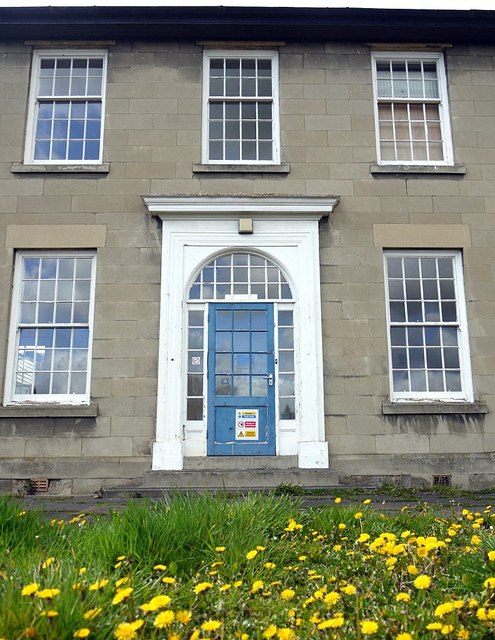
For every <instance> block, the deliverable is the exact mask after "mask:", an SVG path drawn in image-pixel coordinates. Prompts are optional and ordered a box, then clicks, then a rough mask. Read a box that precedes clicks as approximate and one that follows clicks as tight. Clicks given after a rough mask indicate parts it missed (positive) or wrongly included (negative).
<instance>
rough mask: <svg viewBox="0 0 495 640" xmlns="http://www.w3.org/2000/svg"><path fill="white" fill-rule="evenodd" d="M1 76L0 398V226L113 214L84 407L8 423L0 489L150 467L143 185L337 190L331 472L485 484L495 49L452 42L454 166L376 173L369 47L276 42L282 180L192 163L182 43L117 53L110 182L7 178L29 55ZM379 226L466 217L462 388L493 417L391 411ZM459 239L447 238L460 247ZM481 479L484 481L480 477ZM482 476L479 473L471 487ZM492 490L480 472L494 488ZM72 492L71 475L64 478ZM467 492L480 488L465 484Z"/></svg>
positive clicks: (8, 257) (10, 49) (117, 476)
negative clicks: (208, 170)
mask: <svg viewBox="0 0 495 640" xmlns="http://www.w3.org/2000/svg"><path fill="white" fill-rule="evenodd" d="M2 51H3V64H2V66H1V67H0V193H1V194H2V197H1V198H0V389H3V385H4V373H5V358H6V349H7V336H8V327H9V318H10V302H11V287H12V267H13V253H14V252H13V250H12V249H11V248H7V247H6V246H5V237H6V229H7V226H8V225H36V224H52V225H60V224H64V225H66V224H82V225H95V224H97V225H106V229H107V239H106V244H105V246H103V247H100V248H98V251H97V261H98V271H97V288H96V309H95V314H96V315H95V325H94V346H93V365H92V397H93V399H94V401H95V402H97V403H98V406H99V413H98V416H97V417H96V418H92V419H81V420H80V421H77V420H74V419H71V420H70V421H68V420H67V419H64V418H56V417H55V418H50V419H33V418H20V417H13V418H10V419H8V418H3V419H1V420H0V430H1V431H0V432H1V436H0V483H1V484H0V488H1V487H3V486H4V483H5V482H8V481H10V479H13V478H15V479H24V478H31V477H33V476H48V477H51V478H54V479H57V480H70V481H71V482H72V483H73V484H72V490H73V491H74V492H76V493H78V492H88V491H92V490H95V489H98V488H99V487H100V486H110V485H112V484H119V483H126V482H131V481H135V480H137V479H138V478H139V477H141V476H142V474H143V473H144V472H145V471H147V470H149V469H150V465H151V456H150V446H151V442H152V440H153V435H154V421H155V416H156V387H157V354H158V320H159V286H160V254H161V238H160V230H159V228H158V225H157V223H156V222H155V221H154V220H152V219H150V217H149V216H148V214H147V212H146V209H145V207H144V205H143V203H142V200H141V197H140V196H141V194H191V195H192V194H213V193H215V194H235V195H238V194H245V195H250V194H263V193H270V194H312V195H318V194H332V195H338V196H340V204H339V205H338V207H337V208H336V209H335V211H334V212H333V213H332V215H331V216H330V218H329V219H328V220H323V221H322V222H321V224H320V245H321V293H322V316H323V327H322V332H323V338H324V367H325V371H324V375H325V378H324V380H325V412H326V428H327V436H328V441H329V450H330V460H331V467H332V468H333V469H334V470H336V471H338V472H339V473H340V474H341V477H342V480H343V481H345V482H348V481H349V478H348V476H355V477H361V476H363V477H364V476H373V475H376V476H381V475H383V474H384V473H387V474H390V476H396V475H400V474H406V475H410V476H415V477H418V478H422V479H424V478H429V477H430V476H431V475H432V474H435V473H437V472H439V473H443V474H451V475H452V477H453V478H459V479H460V481H462V482H463V483H464V484H469V482H470V478H471V477H472V478H473V483H474V482H476V483H477V484H476V486H480V485H481V484H482V483H483V479H482V478H483V477H485V476H486V478H491V477H492V476H490V475H489V474H490V473H491V472H492V469H493V460H492V457H493V452H494V447H495V419H494V418H493V411H494V409H495V402H494V400H495V399H494V389H495V384H494V383H495V288H494V286H493V281H494V279H495V252H494V246H495V217H494V213H495V149H494V147H495V69H494V59H495V48H494V47H485V46H477V47H474V46H473V47H468V46H453V47H451V48H448V49H446V64H447V71H448V83H449V95H450V109H451V122H452V130H453V140H454V154H455V161H456V162H457V163H463V164H464V165H465V167H466V173H465V175H445V174H438V175H428V176H418V175H413V174H411V175H408V174H406V175H397V176H396V175H387V174H385V175H372V174H371V172H370V165H371V164H373V163H375V162H376V149H375V132H374V119H373V97H372V83H371V62H370V52H369V49H368V48H367V47H364V46H357V45H354V44H346V43H332V42H321V43H314V44H306V43H288V44H287V45H286V46H284V47H282V48H281V50H280V110H281V111H280V122H281V144H282V161H283V162H288V163H290V173H289V174H286V175H273V174H268V173H266V174H263V175H260V174H253V175H247V174H243V175H239V174H231V175H225V174H221V175H218V174H205V173H194V172H193V165H194V163H198V162H200V161H201V153H200V141H201V69H202V50H201V48H200V46H198V45H196V44H194V43H178V42H163V43H160V42H147V43H142V42H134V43H120V42H117V43H116V44H115V45H112V46H111V47H110V48H109V60H108V84H107V102H106V121H105V138H104V139H105V145H104V161H105V162H107V163H109V166H110V170H109V173H108V174H70V173H69V174H47V175H41V174H17V173H12V172H11V167H12V163H20V162H22V161H23V148H24V134H25V120H26V107H27V103H28V102H27V101H28V80H29V72H30V64H31V47H30V46H28V45H24V44H23V43H12V42H7V43H2ZM376 224H401V225H404V229H407V225H410V224H420V225H424V226H425V229H427V228H428V226H429V225H433V224H435V225H446V224H448V225H468V227H469V231H470V237H471V242H472V246H471V247H468V248H466V249H465V251H464V269H465V289H466V300H467V311H468V318H469V332H470V348H471V354H472V368H473V384H474V391H475V396H476V399H477V400H480V401H483V402H484V403H485V404H486V405H487V406H488V409H489V413H488V414H485V415H482V416H473V417H472V418H469V417H463V418H459V417H458V416H452V415H450V416H444V417H442V416H435V417H434V418H433V417H425V416H419V417H418V416H400V417H397V416H386V415H383V414H382V410H381V406H382V402H385V401H388V393H389V391H388V362H387V347H386V323H385V302H384V282H383V267H382V248H381V247H379V246H375V244H374V241H373V226H374V225H376ZM453 248H455V247H453ZM484 474H485V476H484ZM474 478H476V480H474ZM487 482H488V480H487ZM64 486H66V485H64ZM473 486H474V484H473Z"/></svg>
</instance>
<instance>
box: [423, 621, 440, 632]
mask: <svg viewBox="0 0 495 640" xmlns="http://www.w3.org/2000/svg"><path fill="white" fill-rule="evenodd" d="M426 628H427V629H428V631H440V629H441V628H442V623H441V622H430V624H427V625H426Z"/></svg>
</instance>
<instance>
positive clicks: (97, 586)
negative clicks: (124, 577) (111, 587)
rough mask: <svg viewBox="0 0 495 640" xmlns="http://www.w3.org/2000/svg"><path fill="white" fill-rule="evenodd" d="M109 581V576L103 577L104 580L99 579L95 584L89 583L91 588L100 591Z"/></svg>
mask: <svg viewBox="0 0 495 640" xmlns="http://www.w3.org/2000/svg"><path fill="white" fill-rule="evenodd" d="M108 582H109V581H108V580H107V578H103V580H97V581H96V582H93V584H90V585H89V590H90V591H99V590H100V589H103V588H104V587H106V586H107V584H108Z"/></svg>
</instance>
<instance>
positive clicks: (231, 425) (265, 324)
mask: <svg viewBox="0 0 495 640" xmlns="http://www.w3.org/2000/svg"><path fill="white" fill-rule="evenodd" d="M208 327H209V330H208V455H213V456H236V455H237V456H247V455H251V456H270V455H275V384H274V372H275V371H274V363H275V358H274V350H273V305H272V304H257V303H253V304H247V303H246V304H244V303H242V304H234V303H232V304H228V303H219V304H210V305H209V317H208Z"/></svg>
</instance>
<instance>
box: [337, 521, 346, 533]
mask: <svg viewBox="0 0 495 640" xmlns="http://www.w3.org/2000/svg"><path fill="white" fill-rule="evenodd" d="M338 528H339V529H340V530H341V531H343V530H344V529H347V525H346V524H344V523H343V522H341V523H339V527H338Z"/></svg>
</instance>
